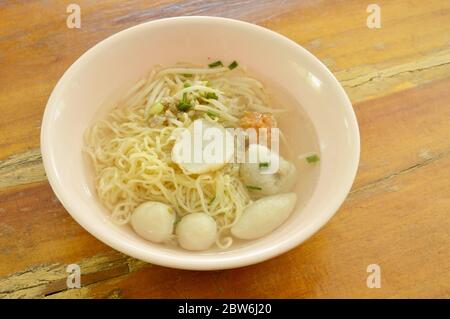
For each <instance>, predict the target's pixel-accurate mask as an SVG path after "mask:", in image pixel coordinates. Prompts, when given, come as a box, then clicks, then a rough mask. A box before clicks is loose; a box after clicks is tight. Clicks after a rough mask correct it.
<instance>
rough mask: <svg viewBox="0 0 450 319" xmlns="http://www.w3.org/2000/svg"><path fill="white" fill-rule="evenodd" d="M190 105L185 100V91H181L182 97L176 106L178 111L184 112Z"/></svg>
mask: <svg viewBox="0 0 450 319" xmlns="http://www.w3.org/2000/svg"><path fill="white" fill-rule="evenodd" d="M191 107H192V105H191V104H190V103H189V101H188V100H187V93H186V92H184V93H183V99H182V100H181V101H180V103H178V105H177V108H178V109H179V110H180V111H183V112H186V111H188V110H189V109H190V108H191Z"/></svg>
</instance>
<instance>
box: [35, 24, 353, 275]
mask: <svg viewBox="0 0 450 319" xmlns="http://www.w3.org/2000/svg"><path fill="white" fill-rule="evenodd" d="M205 57H213V58H214V57H220V58H221V59H223V60H225V61H231V60H238V61H239V63H240V64H241V65H246V66H248V67H249V68H251V69H254V70H258V72H259V73H260V74H261V75H263V76H264V77H267V78H271V79H272V80H273V81H275V82H276V83H277V84H278V85H280V86H281V87H283V88H284V89H285V90H286V92H288V93H289V94H290V95H291V96H292V97H293V98H295V99H296V100H297V101H298V103H299V105H300V104H301V105H302V106H303V108H304V111H306V113H307V114H308V115H309V117H310V118H311V120H312V122H313V124H314V126H315V129H316V131H317V135H318V139H319V143H320V147H321V162H320V176H319V180H318V183H317V185H316V187H315V189H314V192H313V193H312V195H311V196H310V198H309V200H308V201H307V202H306V203H305V205H304V207H303V208H302V209H301V210H298V211H296V212H294V213H293V214H292V216H291V217H290V219H289V220H288V221H287V222H286V223H284V224H283V225H282V226H281V227H280V228H279V229H277V230H276V231H275V232H273V233H272V234H270V235H268V236H266V237H264V238H261V239H258V240H254V241H251V242H249V243H247V244H245V245H238V246H236V247H235V248H231V249H229V250H227V251H223V252H220V251H208V252H189V251H184V250H181V249H176V248H175V249H174V248H170V247H166V246H163V245H158V244H153V243H150V242H148V241H145V240H143V239H141V238H140V237H138V236H137V235H136V234H134V233H133V232H132V231H131V230H130V229H129V227H118V226H116V225H113V224H112V223H111V222H110V221H109V219H108V214H107V212H106V211H105V209H104V208H103V207H102V206H101V204H100V203H99V201H98V200H97V198H96V196H95V192H94V190H93V187H92V176H91V175H90V174H89V171H88V170H87V169H86V166H85V160H84V158H83V156H82V152H81V148H82V145H83V139H82V136H83V132H84V130H85V128H86V127H87V126H88V125H89V124H91V123H92V118H93V117H94V114H95V113H96V112H97V110H98V108H99V106H100V105H102V104H103V103H104V102H105V101H107V100H108V99H109V98H110V97H111V96H112V95H113V92H119V91H120V90H122V89H123V88H127V87H130V86H131V85H132V84H133V82H134V81H137V80H138V79H139V78H140V77H141V76H143V74H145V72H147V71H148V70H150V69H151V67H152V66H153V65H155V64H161V65H166V66H168V65H171V64H174V63H176V62H179V61H189V62H196V61H202V62H203V63H204V62H205ZM41 151H42V157H43V161H44V166H45V171H46V173H47V176H48V179H49V181H50V184H51V186H52V188H53V190H54V191H55V193H56V195H57V196H58V198H59V199H60V201H61V202H62V204H63V205H64V207H65V208H66V209H67V210H68V211H69V213H70V214H71V215H72V217H73V218H74V219H75V220H76V221H77V222H78V223H79V224H80V225H81V226H83V227H84V228H85V229H86V230H87V231H88V232H90V233H91V234H92V235H94V236H95V237H97V238H98V239H100V240H101V241H103V242H104V243H106V244H108V245H109V246H111V247H113V248H115V249H117V250H119V251H121V252H123V253H125V254H127V255H130V256H133V257H136V258H139V259H141V260H144V261H147V262H150V263H154V264H158V265H163V266H168V267H174V268H183V269H197V270H212V269H226V268H235V267H241V266H245V265H250V264H254V263H257V262H261V261H263V260H266V259H269V258H271V257H274V256H277V255H279V254H281V253H284V252H286V251H288V250H289V249H292V248H293V247H295V246H297V245H299V244H300V243H301V242H303V241H304V240H306V239H307V238H308V237H310V236H311V235H312V234H314V233H315V232H316V231H317V230H318V229H319V228H321V227H322V226H323V225H324V224H325V223H326V222H327V221H328V220H329V219H330V218H331V217H332V216H333V214H334V213H335V212H336V211H337V209H338V208H339V206H340V205H341V204H342V202H343V201H344V199H345V197H346V196H347V194H348V192H349V190H350V187H351V185H352V183H353V180H354V178H355V175H356V171H357V167H358V161H359V132H358V125H357V122H356V118H355V114H354V112H353V109H352V105H351V103H350V101H349V99H348V97H347V95H346V94H345V92H344V90H343V88H342V87H341V85H340V84H339V83H338V81H337V80H336V78H335V77H334V76H333V75H332V74H331V73H330V71H329V70H328V69H327V68H326V67H325V66H324V65H323V64H322V63H321V62H320V61H319V60H318V59H316V58H315V57H314V56H313V55H311V54H310V53H309V52H308V51H306V50H305V49H303V48H302V47H301V46H299V45H298V44H296V43H295V42H293V41H291V40H289V39H287V38H285V37H283V36H281V35H279V34H277V33H275V32H272V31H270V30H267V29H265V28H262V27H259V26H256V25H253V24H249V23H245V22H241V21H236V20H231V19H223V18H214V17H179V18H170V19H163V20H157V21H152V22H148V23H144V24H140V25H138V26H135V27H132V28H130V29H127V30H124V31H122V32H119V33H117V34H115V35H113V36H111V37H109V38H107V39H106V40H104V41H102V42H100V43H98V44H97V45H95V46H94V47H93V48H91V49H90V50H89V51H87V52H86V53H85V54H83V55H82V56H81V57H80V58H79V59H78V60H77V61H76V62H75V63H74V64H73V65H72V66H71V67H70V68H69V69H68V70H67V71H66V73H65V74H64V75H63V77H62V78H61V79H60V80H59V82H58V84H57V85H56V87H55V89H54V90H53V92H52V94H51V96H50V98H49V100H48V103H47V106H46V109H45V113H44V119H43V122H42V130H41Z"/></svg>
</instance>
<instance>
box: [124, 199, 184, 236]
mask: <svg viewBox="0 0 450 319" xmlns="http://www.w3.org/2000/svg"><path fill="white" fill-rule="evenodd" d="M174 222H175V212H174V211H173V210H172V208H171V207H170V206H168V205H166V204H163V203H159V202H145V203H143V204H141V205H139V206H138V207H137V208H136V209H135V210H134V212H133V214H132V215H131V226H132V227H133V229H134V231H135V232H136V233H137V234H138V235H139V236H141V237H142V238H145V239H147V240H149V241H152V242H154V243H161V242H165V241H167V240H169V239H170V237H171V235H172V234H173V225H174Z"/></svg>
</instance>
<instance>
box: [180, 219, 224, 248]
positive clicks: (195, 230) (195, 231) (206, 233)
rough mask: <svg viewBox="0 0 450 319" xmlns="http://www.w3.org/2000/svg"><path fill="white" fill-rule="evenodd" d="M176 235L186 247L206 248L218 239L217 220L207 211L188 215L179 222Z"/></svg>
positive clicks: (181, 244) (182, 245)
mask: <svg viewBox="0 0 450 319" xmlns="http://www.w3.org/2000/svg"><path fill="white" fill-rule="evenodd" d="M176 235H177V237H178V242H179V244H180V246H181V247H183V248H184V249H187V250H206V249H208V248H209V247H211V245H212V244H214V242H215V241H216V237H217V225H216V221H215V220H214V219H213V218H212V217H211V216H209V215H208V214H205V213H192V214H189V215H186V216H184V217H183V218H182V219H181V221H180V222H179V223H178V225H177V229H176Z"/></svg>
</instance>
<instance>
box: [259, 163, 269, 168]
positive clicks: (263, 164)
mask: <svg viewBox="0 0 450 319" xmlns="http://www.w3.org/2000/svg"><path fill="white" fill-rule="evenodd" d="M267 167H269V163H267V162H264V163H259V168H267Z"/></svg>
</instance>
